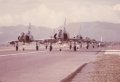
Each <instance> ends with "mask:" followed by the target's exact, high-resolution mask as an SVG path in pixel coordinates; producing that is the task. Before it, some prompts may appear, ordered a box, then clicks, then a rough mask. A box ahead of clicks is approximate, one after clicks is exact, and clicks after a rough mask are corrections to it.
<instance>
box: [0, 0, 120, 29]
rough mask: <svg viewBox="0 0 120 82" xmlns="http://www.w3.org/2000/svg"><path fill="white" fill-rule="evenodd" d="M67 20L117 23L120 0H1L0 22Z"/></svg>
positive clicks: (40, 23) (54, 24) (39, 23)
mask: <svg viewBox="0 0 120 82" xmlns="http://www.w3.org/2000/svg"><path fill="white" fill-rule="evenodd" d="M65 17H66V18H67V23H70V22H85V21H106V22H115V23H120V0H0V26H6V25H7V26H8V25H18V24H24V25H26V24H28V23H29V22H31V23H32V24H33V25H37V26H47V27H52V28H55V27H58V26H59V25H62V24H63V22H64V19H65Z"/></svg>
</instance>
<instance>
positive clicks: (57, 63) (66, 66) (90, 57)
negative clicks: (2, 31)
mask: <svg viewBox="0 0 120 82" xmlns="http://www.w3.org/2000/svg"><path fill="white" fill-rule="evenodd" d="M95 50H97V51H94V52H90V51H88V52H81V51H77V52H74V51H73V50H72V51H70V50H64V51H61V52H60V51H59V50H53V51H52V52H49V51H48V50H47V51H46V50H41V51H40V50H39V51H35V50H27V51H15V49H14V48H10V49H7V48H5V49H2V48H0V81H1V82H60V81H61V80H62V79H64V78H65V77H67V76H68V75H69V74H71V73H72V72H74V71H75V70H76V69H77V68H78V67H80V66H81V65H83V64H84V63H88V62H93V61H96V59H97V57H98V56H99V55H101V54H102V53H98V51H99V50H101V49H95Z"/></svg>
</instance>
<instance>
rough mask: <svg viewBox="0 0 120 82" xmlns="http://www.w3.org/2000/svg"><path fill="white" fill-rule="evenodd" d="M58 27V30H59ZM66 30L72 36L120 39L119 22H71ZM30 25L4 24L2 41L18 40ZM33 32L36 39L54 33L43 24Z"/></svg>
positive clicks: (0, 28)
mask: <svg viewBox="0 0 120 82" xmlns="http://www.w3.org/2000/svg"><path fill="white" fill-rule="evenodd" d="M57 30H58V29H57V28H56V32H57ZM66 30H67V32H68V33H69V34H70V36H71V37H73V36H75V35H76V34H81V35H82V36H83V37H86V36H87V37H91V38H95V39H97V40H100V37H101V36H102V37H103V40H104V41H120V37H119V34H120V24H119V23H107V22H81V23H70V24H68V25H66ZM27 31H28V26H25V25H17V26H3V27H0V43H5V42H8V41H12V40H17V37H18V35H19V34H20V33H21V32H25V33H26V32H27ZM31 31H32V34H33V36H34V38H35V39H45V38H49V37H50V36H51V35H53V33H54V31H53V29H52V28H48V27H42V26H39V27H37V26H32V28H31Z"/></svg>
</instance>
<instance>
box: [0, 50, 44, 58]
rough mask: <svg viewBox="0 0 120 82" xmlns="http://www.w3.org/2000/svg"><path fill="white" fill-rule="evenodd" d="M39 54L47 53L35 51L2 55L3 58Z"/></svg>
mask: <svg viewBox="0 0 120 82" xmlns="http://www.w3.org/2000/svg"><path fill="white" fill-rule="evenodd" d="M39 52H45V51H34V52H24V53H16V54H6V55H0V56H1V57H3V56H4V57H5V56H17V55H25V54H34V53H39Z"/></svg>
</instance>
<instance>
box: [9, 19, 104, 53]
mask: <svg viewBox="0 0 120 82" xmlns="http://www.w3.org/2000/svg"><path fill="white" fill-rule="evenodd" d="M31 42H35V43H36V50H39V44H44V45H45V47H46V49H47V48H49V50H50V51H52V50H53V44H55V43H58V44H59V45H62V44H69V49H72V48H73V50H74V51H76V50H77V46H76V44H80V45H81V46H82V44H83V43H86V48H87V49H88V48H89V45H90V44H92V45H93V48H94V44H97V45H98V47H99V46H101V43H102V41H96V40H95V39H90V38H85V39H84V38H83V37H82V36H80V35H77V36H76V37H73V38H70V37H69V35H68V33H67V31H66V19H65V22H64V26H63V28H62V29H59V31H58V33H55V34H54V35H53V36H52V37H50V38H48V39H45V40H35V39H34V37H33V35H32V34H31V24H29V27H28V32H27V33H24V32H22V33H21V35H20V36H18V40H16V41H11V42H10V44H14V45H15V46H16V51H18V50H19V43H23V45H25V44H26V43H29V44H30V43H31ZM23 50H25V49H24V48H23ZM59 50H60V51H61V50H62V49H61V48H60V49H59Z"/></svg>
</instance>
